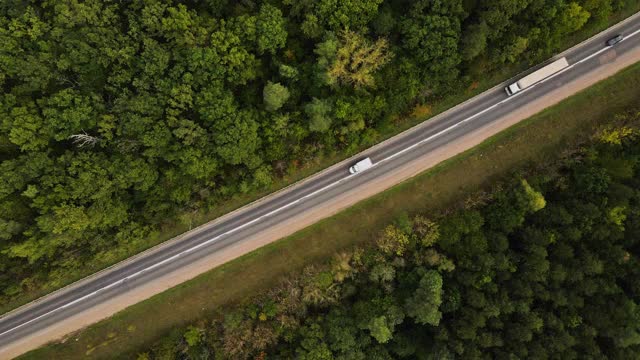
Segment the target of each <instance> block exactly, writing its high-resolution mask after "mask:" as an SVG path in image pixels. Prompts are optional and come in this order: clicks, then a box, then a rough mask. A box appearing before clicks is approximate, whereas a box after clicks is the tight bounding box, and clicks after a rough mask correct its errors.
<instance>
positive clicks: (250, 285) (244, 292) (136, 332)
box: [21, 63, 640, 359]
mask: <svg viewBox="0 0 640 360" xmlns="http://www.w3.org/2000/svg"><path fill="white" fill-rule="evenodd" d="M638 98H640V63H638V64H635V65H632V66H631V67H629V68H627V69H625V70H623V71H621V72H619V73H618V74H616V75H615V76H613V77H611V78H609V79H606V80H604V81H602V82H600V83H598V84H596V85H594V86H592V87H590V88H589V89H586V90H584V91H582V92H580V93H578V94H576V95H574V96H572V97H570V98H568V99H566V100H564V101H563V102H561V103H559V104H558V105H556V106H553V107H551V108H549V109H547V110H545V111H543V112H541V113H539V114H537V115H535V116H533V117H531V118H529V119H527V120H525V121H522V122H520V123H518V124H517V125H515V126H513V127H511V128H509V129H507V130H506V131H504V132H501V133H500V134H498V135H496V136H494V137H492V138H490V139H488V140H487V141H485V142H483V143H482V144H481V145H479V146H477V147H475V148H473V149H471V150H468V151H466V152H464V153H462V154H460V155H458V156H455V157H453V158H451V159H449V160H447V161H445V162H443V163H441V164H439V165H438V166H436V167H434V168H432V169H430V170H428V171H426V172H424V173H422V174H421V175H419V176H417V177H415V178H413V179H411V180H409V181H406V182H404V183H402V184H400V185H398V186H395V187H393V188H391V189H389V190H387V191H385V192H383V193H381V194H378V195H376V196H374V197H372V198H370V199H368V200H366V201H363V202H361V203H359V204H357V205H356V206H353V207H351V208H349V209H347V210H345V211H343V212H341V213H339V214H337V215H335V216H333V217H330V218H328V219H325V220H323V221H321V222H319V223H317V224H315V225H313V226H311V227H309V228H307V229H305V230H302V231H300V232H298V233H296V234H294V235H292V236H289V237H287V238H285V239H282V240H280V241H278V242H275V243H273V244H270V245H268V246H265V247H263V248H261V249H258V250H256V251H254V252H252V253H249V254H247V255H245V256H242V257H240V258H238V259H236V260H234V261H231V262H229V263H227V264H225V265H223V266H221V267H218V268H216V269H214V270H212V271H210V272H207V273H205V274H203V275H201V276H199V277H197V278H195V279H193V280H191V281H188V282H186V283H184V284H181V285H179V286H177V287H175V288H172V289H170V290H168V291H166V292H164V293H162V294H159V295H157V296H154V297H152V298H151V299H149V300H146V301H144V302H141V303H139V304H136V305H134V306H131V307H130V308H127V309H126V310H124V311H122V312H120V313H118V314H116V315H115V316H113V317H112V318H110V319H107V320H105V321H102V322H100V323H98V324H95V325H93V326H91V327H89V328H87V329H85V330H83V331H80V332H78V333H76V334H74V335H72V336H69V337H68V340H67V341H66V342H64V343H58V344H51V345H48V346H45V347H43V348H40V349H37V350H34V351H32V352H30V353H28V354H25V355H23V356H22V357H21V358H22V359H51V358H53V359H80V358H87V357H90V358H120V357H132V356H134V355H135V354H136V353H137V352H138V351H142V350H143V349H144V348H145V347H147V346H148V345H149V344H150V343H151V342H153V341H154V340H156V339H158V338H159V337H161V336H163V335H166V334H167V333H168V332H170V331H172V330H173V329H178V328H179V327H181V326H184V325H185V324H187V323H189V322H192V321H194V320H195V319H198V318H201V317H203V316H205V315H210V314H211V313H212V312H213V311H215V310H216V309H220V308H221V307H225V306H232V305H233V304H236V303H238V302H241V301H242V300H243V299H246V298H247V297H249V296H252V295H254V294H256V293H257V292H259V291H261V290H264V289H266V288H268V287H270V286H272V285H273V284H275V282H276V281H277V280H278V279H279V278H280V277H282V276H284V275H286V274H287V273H289V272H292V271H294V272H295V271H299V270H300V269H301V268H302V267H303V266H304V265H305V264H309V263H313V262H318V261H323V260H326V259H327V258H328V257H330V256H331V255H332V254H334V253H335V252H337V251H339V250H340V249H342V248H345V247H349V246H353V245H357V244H366V243H367V242H368V241H370V240H371V239H373V238H374V236H375V234H376V233H377V232H378V231H379V230H380V229H381V228H382V227H383V226H384V225H386V224H388V222H389V221H390V219H392V218H394V217H396V216H398V215H399V214H400V213H401V212H405V211H406V212H409V213H411V212H423V213H428V212H439V211H442V210H443V209H446V208H448V207H450V206H451V205H452V204H453V203H456V202H460V201H462V200H465V197H467V196H469V195H470V194H472V193H475V192H477V191H480V190H482V189H484V188H486V187H487V186H488V185H489V184H491V183H492V182H494V181H496V180H498V179H500V178H502V177H504V176H505V175H507V174H510V173H512V172H513V171H515V170H517V169H523V168H526V167H527V166H528V164H532V163H536V164H541V163H548V162H552V161H554V160H555V159H557V158H558V154H559V153H561V152H562V151H564V150H568V149H571V148H574V147H575V146H576V144H578V143H579V142H582V141H584V140H585V139H587V138H588V137H589V136H590V135H591V134H593V132H594V129H595V128H598V127H600V126H603V125H605V124H608V123H611V122H613V121H615V120H614V119H613V116H612V114H615V113H620V112H622V111H624V110H626V109H629V108H635V107H636V106H637V99H638ZM355 220H357V221H355Z"/></svg>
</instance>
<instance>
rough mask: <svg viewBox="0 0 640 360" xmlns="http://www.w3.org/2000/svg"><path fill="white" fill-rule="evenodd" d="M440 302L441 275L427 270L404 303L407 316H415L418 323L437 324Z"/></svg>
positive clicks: (438, 321) (439, 317) (440, 315)
mask: <svg viewBox="0 0 640 360" xmlns="http://www.w3.org/2000/svg"><path fill="white" fill-rule="evenodd" d="M440 304H442V276H440V274H439V273H438V272H437V271H434V270H429V271H427V272H426V273H425V274H424V275H422V278H421V279H420V283H419V285H418V289H416V291H415V293H414V294H413V296H411V297H410V298H408V299H407V302H406V304H405V308H406V312H407V315H408V316H411V317H413V318H415V321H416V322H417V323H418V324H430V325H433V326H438V324H439V323H440V319H441V318H442V313H441V312H440V311H439V310H438V308H439V307H440Z"/></svg>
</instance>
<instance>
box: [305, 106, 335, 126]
mask: <svg viewBox="0 0 640 360" xmlns="http://www.w3.org/2000/svg"><path fill="white" fill-rule="evenodd" d="M332 109H333V107H332V106H331V102H330V101H329V100H328V99H318V98H313V100H312V101H311V102H310V103H308V104H307V105H305V107H304V111H305V113H306V114H307V116H308V117H309V130H311V131H314V132H325V131H327V130H329V128H330V127H331V122H332V119H331V111H332Z"/></svg>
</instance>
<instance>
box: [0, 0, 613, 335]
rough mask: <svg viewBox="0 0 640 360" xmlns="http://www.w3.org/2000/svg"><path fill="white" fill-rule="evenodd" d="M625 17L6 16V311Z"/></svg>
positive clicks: (333, 12)
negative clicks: (170, 224) (481, 78)
mask: <svg viewBox="0 0 640 360" xmlns="http://www.w3.org/2000/svg"><path fill="white" fill-rule="evenodd" d="M623 5H624V1H623V0H576V1H546V0H517V1H514V0H492V1H459V0H455V1H453V0H446V1H445V0H420V1H409V0H387V1H383V0H365V1H360V0H350V1H343V0H340V1H338V0H317V1H312V0H303V1H294V0H283V1H267V0H247V1H227V0H206V1H199V0H186V1H177V0H175V1H174V0H169V1H160V0H132V1H103V0H86V1H75V0H56V1H35V0H6V1H2V2H0V87H1V88H2V93H1V94H0V209H1V211H0V274H1V275H0V280H1V281H0V305H1V304H4V303H6V301H8V300H11V299H13V298H15V297H17V296H19V295H21V294H23V293H24V292H32V291H35V290H39V289H42V288H49V289H50V288H52V287H57V286H59V285H60V284H62V283H64V282H65V281H68V280H69V279H68V277H69V274H76V275H79V274H83V273H86V272H87V271H88V269H86V268H85V266H86V265H87V264H93V265H94V266H95V267H96V268H98V267H101V266H105V265H107V264H109V263H111V262H113V261H115V260H116V259H117V258H120V257H123V256H126V255H127V254H131V253H132V252H135V251H139V250H140V249H142V248H144V247H145V246H148V245H150V243H149V242H148V241H149V240H148V238H149V237H150V236H151V235H152V234H155V233H157V232H158V231H159V230H160V229H161V226H162V223H163V221H165V222H166V221H169V220H177V219H187V218H190V216H189V215H188V214H192V213H194V212H200V213H206V212H207V210H209V209H212V208H216V207H218V206H219V205H220V204H222V203H223V202H225V201H227V200H229V199H230V198H231V197H233V196H234V195H236V194H239V193H248V192H251V191H255V190H257V189H261V188H263V187H265V186H268V185H269V184H271V183H272V179H273V178H274V176H282V175H285V174H287V172H290V171H295V170H296V167H297V166H298V165H299V164H301V163H304V161H300V160H306V159H309V158H310V157H314V156H318V155H322V154H323V153H324V152H335V151H341V150H345V151H351V150H353V149H355V148H356V147H358V146H361V145H366V144H372V143H373V142H375V140H376V139H377V131H378V129H380V128H381V127H385V128H386V129H388V128H390V126H393V123H392V122H391V121H392V119H394V118H396V117H397V116H398V115H402V114H403V113H406V112H408V111H409V110H410V109H411V108H412V107H413V106H414V105H415V104H416V103H418V102H430V101H435V100H436V99H439V98H440V97H442V96H445V95H448V94H451V93H453V92H456V91H458V90H460V89H463V88H465V87H466V86H468V85H469V83H470V81H472V80H473V79H471V78H470V77H469V76H468V75H469V74H471V69H475V72H474V73H475V74H478V73H483V71H484V72H486V71H491V70H493V69H496V68H500V67H502V65H503V64H504V63H505V62H516V61H529V62H532V61H536V60H540V59H543V58H544V57H545V56H548V55H550V54H551V53H552V52H553V51H554V50H556V49H557V47H558V46H559V45H560V40H561V39H562V38H563V36H565V35H567V34H569V33H572V32H574V31H576V30H578V29H580V28H582V27H583V26H585V24H587V23H588V22H602V21H606V20H607V18H608V17H609V16H610V15H611V14H612V13H613V12H614V11H616V10H618V9H620V8H621V6H623ZM478 70H482V71H478ZM598 176H599V175H597V174H594V175H593V178H594V179H600V178H599V177H598ZM584 181H590V180H588V179H585V180H584ZM603 181H604V180H603ZM598 184H599V183H598V182H595V183H593V184H592V185H590V186H594V187H597V186H598ZM185 214H186V215H185ZM622 214H624V212H623V211H621V210H620V211H617V212H614V213H613V214H612V215H611V216H612V217H614V218H620V216H622ZM189 221H190V220H189ZM382 270H385V271H383V273H386V275H385V276H384V277H385V278H387V277H388V276H389V275H388V273H389V271H388V270H389V269H382ZM425 291H426V290H425ZM425 296H426V295H425ZM396 306H397V307H398V309H402V308H403V306H405V305H404V304H396ZM415 311H416V313H421V314H422V310H420V309H418V308H416V310H415ZM421 316H425V318H430V319H433V316H431V315H429V316H427V315H424V314H423V315H421ZM383 317H384V319H383ZM401 321H402V320H400V319H396V318H394V316H392V315H389V314H386V313H383V312H381V313H380V314H379V315H378V318H377V320H375V322H372V323H368V324H369V325H367V326H372V327H374V328H376V329H377V330H376V331H378V333H379V334H380V336H381V337H383V336H385V335H384V334H385V332H386V330H384V329H385V328H386V329H391V327H393V326H395V325H392V324H396V322H397V324H396V325H398V324H400V322H401ZM309 331H310V332H313V331H315V330H313V329H311V328H310V330H309ZM193 334H195V335H192V336H190V337H189V338H190V339H192V341H191V342H194V341H195V340H193V339H196V338H197V336H196V335H197V332H193Z"/></svg>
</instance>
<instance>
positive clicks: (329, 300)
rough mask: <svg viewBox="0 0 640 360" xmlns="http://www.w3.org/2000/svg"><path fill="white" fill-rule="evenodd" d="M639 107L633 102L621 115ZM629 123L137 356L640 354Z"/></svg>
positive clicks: (635, 155) (324, 359) (309, 359)
mask: <svg viewBox="0 0 640 360" xmlns="http://www.w3.org/2000/svg"><path fill="white" fill-rule="evenodd" d="M624 116H626V117H627V119H629V118H635V119H636V120H635V121H634V122H633V123H635V125H636V126H637V124H638V119H640V113H635V114H632V113H629V114H626V115H624ZM633 123H628V125H626V126H621V127H611V126H610V127H608V128H606V129H604V130H602V131H600V132H599V133H598V134H597V135H596V137H595V138H594V140H592V142H591V143H589V144H587V145H585V146H583V147H582V148H579V149H578V150H576V151H573V152H572V153H569V155H567V156H565V157H563V158H562V159H560V160H558V161H557V163H556V164H555V165H553V166H549V167H547V171H546V173H543V174H536V175H528V176H525V177H523V176H520V175H517V176H513V177H511V180H506V181H504V182H501V183H500V184H498V185H496V186H495V187H494V189H493V190H492V191H491V192H490V193H489V194H488V196H487V195H482V196H480V199H479V200H478V201H474V203H475V205H472V206H468V205H467V206H462V207H460V208H458V210H455V211H450V212H448V213H446V214H443V215H441V216H437V217H428V216H426V215H425V214H412V215H411V216H409V215H403V216H399V217H398V218H396V219H395V220H394V221H393V222H392V223H390V224H389V225H388V226H387V227H386V228H384V230H383V231H382V232H381V233H380V234H379V235H378V237H377V238H376V239H374V240H375V241H374V245H373V246H371V247H366V248H355V249H354V250H349V251H344V252H341V253H339V254H336V256H335V257H334V258H333V259H332V261H330V262H329V263H327V264H326V265H310V266H308V267H307V268H306V269H305V270H304V272H303V273H302V274H297V275H292V276H291V277H288V278H286V279H284V280H283V281H282V282H281V284H280V285H279V286H277V287H274V288H273V289H271V290H269V291H267V292H265V293H263V294H261V295H260V296H257V297H256V298H255V299H252V300H250V301H247V303H246V304H244V305H243V306H239V307H237V308H234V309H225V310H222V309H221V310H220V313H219V314H218V315H217V316H207V317H204V318H201V319H200V321H198V322H196V323H194V324H192V325H191V326H188V327H187V328H184V329H177V330H174V331H173V332H172V334H171V335H169V336H166V337H165V338H163V339H162V340H160V341H158V342H157V343H156V344H155V345H153V346H152V347H150V348H149V349H148V350H147V351H146V352H142V353H140V354H138V359H140V360H142V359H226V358H232V359H293V358H295V359H302V360H305V359H306V360H330V359H343V360H347V359H350V360H356V359H434V360H435V359H438V360H442V359H456V358H463V359H563V360H565V359H621V360H628V359H637V358H638V354H640V306H639V302H640V130H638V128H637V127H634V126H633V125H631V124H633Z"/></svg>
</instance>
